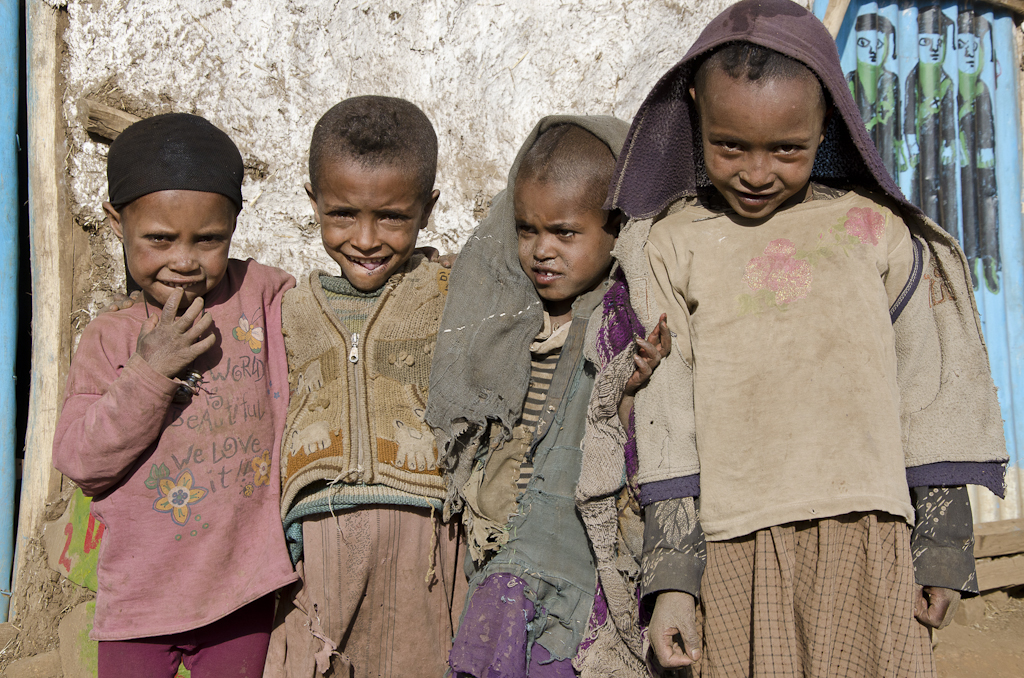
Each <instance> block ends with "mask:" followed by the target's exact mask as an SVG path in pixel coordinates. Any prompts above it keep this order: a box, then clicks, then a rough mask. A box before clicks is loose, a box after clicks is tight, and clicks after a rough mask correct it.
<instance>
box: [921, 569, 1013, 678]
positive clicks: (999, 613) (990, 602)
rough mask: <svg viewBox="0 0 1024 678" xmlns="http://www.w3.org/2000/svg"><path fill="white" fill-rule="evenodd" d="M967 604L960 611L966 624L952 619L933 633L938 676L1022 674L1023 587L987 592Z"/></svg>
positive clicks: (999, 677)
mask: <svg viewBox="0 0 1024 678" xmlns="http://www.w3.org/2000/svg"><path fill="white" fill-rule="evenodd" d="M979 603H980V605H979ZM968 604H970V606H969V608H968V610H966V611H967V612H968V614H966V615H964V614H963V613H961V615H960V621H967V622H968V623H967V625H964V624H961V623H958V622H957V621H954V622H953V623H952V624H950V625H949V626H948V627H946V628H945V629H943V630H941V631H938V632H937V633H936V635H935V663H936V665H937V666H938V670H939V678H973V677H975V676H977V677H978V678H982V677H984V678H1021V676H1024V588H1017V589H1015V590H1012V591H1010V592H1009V593H1007V592H1001V591H997V592H994V593H989V594H987V595H984V596H981V598H978V599H974V600H973V601H965V606H967V605H968ZM971 608H973V609H971ZM965 617H967V618H966V619H965Z"/></svg>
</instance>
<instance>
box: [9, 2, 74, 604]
mask: <svg viewBox="0 0 1024 678" xmlns="http://www.w3.org/2000/svg"><path fill="white" fill-rule="evenodd" d="M25 16H26V26H27V28H26V45H25V49H26V59H27V62H28V63H27V72H28V83H27V84H28V88H27V89H28V151H29V152H28V157H29V160H28V180H29V186H28V191H29V240H30V254H29V259H30V263H31V270H32V380H31V385H30V393H29V412H28V429H27V432H26V435H25V463H24V466H23V471H22V486H21V505H20V514H19V519H18V538H17V541H16V543H15V548H16V550H17V555H16V556H15V579H14V587H13V588H14V595H13V597H12V600H11V619H12V620H16V619H17V614H18V603H19V598H21V597H23V596H25V595H28V591H25V590H24V587H23V586H21V584H20V582H21V581H22V580H23V578H24V576H25V575H26V572H25V567H26V560H25V558H26V554H27V552H28V550H29V549H28V548H27V545H28V542H29V540H31V539H35V538H38V537H39V535H40V534H41V532H42V525H43V517H44V514H45V512H46V504H47V502H48V501H49V500H50V499H51V498H52V494H53V492H52V491H53V490H54V488H59V487H60V477H61V476H60V474H59V473H57V472H56V471H55V470H54V469H53V464H52V461H51V448H52V446H53V434H54V431H55V429H56V426H57V414H58V412H59V409H60V402H61V400H60V399H61V395H62V392H63V390H64V378H65V376H66V375H67V368H68V364H69V363H70V355H71V341H70V326H69V323H68V315H69V309H70V305H71V266H70V261H71V259H70V255H71V252H70V246H69V243H70V241H71V233H72V227H71V219H70V215H69V212H68V210H67V208H66V205H65V199H66V196H65V193H64V185H63V177H64V157H65V154H66V142H65V126H64V119H63V115H62V113H61V111H62V110H63V106H62V105H61V95H60V91H61V90H60V67H61V54H62V50H61V38H60V36H61V34H62V33H63V29H64V28H65V26H64V24H65V23H66V13H65V12H62V11H61V10H57V9H54V8H53V7H52V6H51V5H49V4H48V3H47V2H44V1H43V0H26V2H25Z"/></svg>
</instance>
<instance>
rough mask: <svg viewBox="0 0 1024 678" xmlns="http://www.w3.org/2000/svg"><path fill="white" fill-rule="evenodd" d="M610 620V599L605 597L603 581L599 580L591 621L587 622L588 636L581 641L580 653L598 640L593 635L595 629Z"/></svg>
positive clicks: (591, 611)
mask: <svg viewBox="0 0 1024 678" xmlns="http://www.w3.org/2000/svg"><path fill="white" fill-rule="evenodd" d="M607 621H608V601H607V600H606V599H605V597H604V589H602V588H601V582H600V581H598V582H597V592H596V593H595V594H594V607H593V608H591V610H590V621H588V622H587V637H586V638H584V639H583V642H581V643H580V649H579V651H578V653H579V654H583V653H584V652H586V651H587V650H588V649H590V646H591V645H593V644H594V641H595V640H597V636H595V635H593V632H594V630H595V629H599V628H601V627H602V626H604V625H605V622H607Z"/></svg>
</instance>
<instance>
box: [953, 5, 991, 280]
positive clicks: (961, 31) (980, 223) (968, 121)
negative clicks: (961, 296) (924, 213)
mask: <svg viewBox="0 0 1024 678" xmlns="http://www.w3.org/2000/svg"><path fill="white" fill-rule="evenodd" d="M990 36H991V33H990V25H989V22H988V21H987V20H986V19H985V17H983V16H979V15H976V14H974V13H973V12H963V13H961V14H960V15H959V17H958V19H957V38H956V50H957V63H958V65H959V71H960V73H959V87H958V88H957V117H958V119H959V123H960V124H959V131H960V144H959V146H960V148H959V150H960V152H959V157H960V190H961V195H962V196H963V198H962V202H963V231H964V234H963V242H962V243H961V244H962V245H963V247H964V253H965V254H966V255H967V261H968V263H969V264H970V267H971V276H972V277H973V278H974V287H975V289H977V288H978V286H979V282H980V280H984V281H985V285H986V286H987V287H988V289H989V290H990V291H991V292H998V291H999V213H998V209H997V196H996V158H995V121H994V120H993V116H992V96H991V94H990V93H989V88H988V85H986V84H985V83H984V82H983V81H982V79H981V72H982V69H983V66H984V64H985V62H986V61H987V60H988V59H989V58H990V56H989V55H990V52H991V50H990V49H986V47H987V45H986V40H985V39H986V38H989V43H988V44H989V45H990V44H991V37H990Z"/></svg>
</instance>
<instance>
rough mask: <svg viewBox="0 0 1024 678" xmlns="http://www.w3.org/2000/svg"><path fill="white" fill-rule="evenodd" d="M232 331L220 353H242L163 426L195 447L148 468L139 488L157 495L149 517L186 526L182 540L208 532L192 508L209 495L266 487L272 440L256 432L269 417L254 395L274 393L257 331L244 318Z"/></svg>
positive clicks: (248, 493) (207, 375)
mask: <svg viewBox="0 0 1024 678" xmlns="http://www.w3.org/2000/svg"><path fill="white" fill-rule="evenodd" d="M239 328H241V329H240V330H239V329H236V331H235V332H233V333H232V334H233V337H234V338H235V340H236V341H237V342H238V343H235V342H229V343H231V344H234V345H233V346H230V347H225V348H227V349H228V350H231V349H241V353H242V355H237V356H228V357H227V358H226V359H225V360H223V361H222V362H221V363H220V364H219V365H217V366H216V367H214V368H212V369H209V370H207V371H205V372H204V373H203V374H202V381H201V382H200V383H199V388H198V393H196V395H194V396H193V397H192V398H191V402H189V403H186V404H182V405H175V406H174V407H173V408H172V410H171V413H170V416H169V419H170V423H169V424H168V427H169V428H171V429H175V428H177V429H179V430H181V429H186V430H187V431H189V433H190V435H189V437H190V438H192V439H193V441H194V442H191V443H190V444H189V445H188V446H187V448H185V449H183V450H179V451H175V452H170V453H169V454H168V455H167V456H168V457H169V459H168V458H167V457H164V458H163V459H162V460H160V461H161V463H154V464H152V465H151V468H150V472H149V477H148V478H147V479H146V481H145V485H146V488H148V489H150V490H155V491H156V492H157V495H158V496H157V498H156V500H155V501H154V503H153V510H154V511H157V512H159V513H168V514H170V517H171V519H172V521H173V523H174V524H175V525H177V526H180V527H188V526H192V528H193V529H192V530H191V531H188V530H186V533H187V534H189V535H190V536H193V537H194V536H198V535H199V534H200V533H201V531H202V530H206V529H209V522H203V520H202V515H201V514H200V513H199V512H198V511H199V509H200V508H201V507H200V506H198V505H199V504H200V503H201V502H202V501H203V500H204V499H205V498H206V497H207V496H208V495H209V494H210V493H217V492H231V491H235V492H237V493H238V494H240V495H241V496H242V497H246V498H248V497H252V496H253V495H254V494H255V493H257V492H259V491H260V488H267V487H269V486H270V477H271V451H270V449H269V448H270V446H272V445H273V444H274V441H273V440H272V439H264V438H267V436H266V434H265V433H264V431H265V430H266V429H265V427H262V426H260V425H259V424H260V423H261V422H263V421H264V419H265V418H267V417H269V416H270V414H271V413H270V412H269V410H268V407H267V402H266V400H265V399H264V398H262V397H260V396H261V393H260V391H261V389H262V390H265V392H266V394H267V395H268V396H270V397H273V398H280V397H281V394H280V391H276V392H275V391H274V390H273V384H272V383H271V382H270V380H269V378H268V376H267V366H266V362H265V360H264V358H263V356H262V355H260V353H261V352H262V345H261V344H262V341H260V340H261V339H262V337H263V333H262V330H261V329H260V328H257V327H250V326H249V324H248V322H247V321H246V319H245V317H244V316H243V317H242V318H241V319H240V321H239ZM264 384H265V386H264ZM252 429H256V431H259V432H253V430H252ZM261 436H262V438H261ZM182 536H183V535H182V534H177V535H175V539H177V540H180V539H181V538H182Z"/></svg>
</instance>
